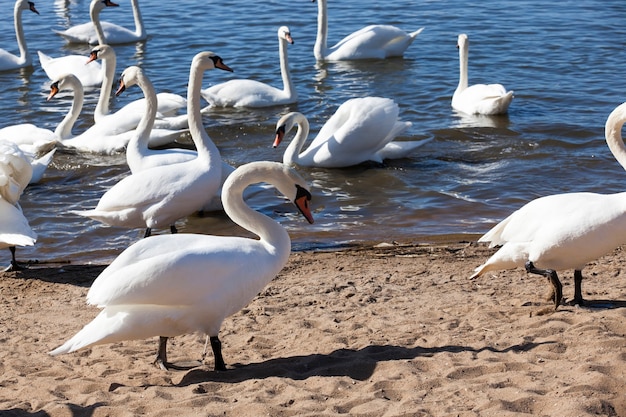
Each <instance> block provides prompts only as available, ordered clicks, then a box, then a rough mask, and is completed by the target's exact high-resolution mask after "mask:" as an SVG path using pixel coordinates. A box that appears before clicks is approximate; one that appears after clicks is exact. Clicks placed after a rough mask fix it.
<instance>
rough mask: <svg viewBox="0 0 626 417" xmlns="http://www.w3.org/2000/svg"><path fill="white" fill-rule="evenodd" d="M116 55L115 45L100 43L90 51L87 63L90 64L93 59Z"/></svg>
mask: <svg viewBox="0 0 626 417" xmlns="http://www.w3.org/2000/svg"><path fill="white" fill-rule="evenodd" d="M112 56H115V51H114V50H113V47H111V46H109V45H98V46H96V47H95V48H93V49H92V50H91V52H89V58H88V59H87V62H85V65H86V64H89V63H90V62H91V61H95V60H96V59H106V58H109V57H112Z"/></svg>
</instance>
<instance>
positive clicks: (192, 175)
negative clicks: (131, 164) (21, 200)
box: [77, 52, 230, 237]
mask: <svg viewBox="0 0 626 417" xmlns="http://www.w3.org/2000/svg"><path fill="white" fill-rule="evenodd" d="M214 68H221V69H225V70H227V71H228V70H230V68H228V66H226V65H225V64H224V63H223V61H222V59H221V58H220V57H219V56H217V55H215V54H214V53H212V52H202V53H199V54H197V55H196V56H195V57H194V58H193V62H192V64H191V70H190V76H189V85H188V92H187V95H188V97H189V100H187V103H188V104H187V106H188V107H187V114H188V116H189V129H190V131H191V137H192V139H193V141H194V145H195V146H196V150H197V152H198V156H197V157H196V158H194V159H192V160H190V161H186V162H182V163H178V164H171V165H163V166H157V167H154V168H150V169H145V170H143V171H139V172H137V173H133V174H131V175H130V176H128V177H126V178H124V179H123V180H121V181H120V182H118V183H117V184H115V185H114V186H113V187H112V188H110V189H109V190H108V191H107V192H106V193H104V195H103V196H102V197H101V198H100V201H99V202H98V205H97V206H96V208H95V209H93V210H87V211H80V212H77V214H79V215H81V216H85V217H90V218H92V219H94V220H98V221H100V222H102V223H105V224H108V225H111V226H121V227H128V228H139V227H145V228H146V234H145V236H146V237H147V236H150V234H151V230H152V229H153V228H156V227H159V228H163V227H168V226H170V228H171V230H172V232H175V231H176V229H175V226H174V222H176V220H178V219H180V218H182V217H185V216H187V215H190V214H192V213H193V212H195V211H198V210H200V209H202V207H203V205H204V203H205V202H206V199H207V197H208V196H211V195H217V192H218V189H219V187H220V185H221V177H222V159H221V157H220V153H219V150H218V149H217V147H216V146H215V144H214V143H213V141H212V140H211V138H210V137H209V135H208V134H207V133H206V131H205V130H204V126H203V125H202V114H201V113H200V88H201V87H200V86H201V85H202V76H203V73H204V71H205V70H210V69H214Z"/></svg>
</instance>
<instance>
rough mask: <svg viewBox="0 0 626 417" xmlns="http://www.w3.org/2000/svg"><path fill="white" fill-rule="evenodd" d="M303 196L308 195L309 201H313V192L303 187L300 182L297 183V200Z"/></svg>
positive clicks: (307, 199)
mask: <svg viewBox="0 0 626 417" xmlns="http://www.w3.org/2000/svg"><path fill="white" fill-rule="evenodd" d="M302 197H306V201H307V202H308V201H311V193H310V192H309V191H308V190H307V189H306V188H304V187H301V186H299V185H298V184H296V200H299V199H301V198H302ZM307 205H308V203H307Z"/></svg>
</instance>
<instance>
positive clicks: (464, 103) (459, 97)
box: [452, 33, 513, 115]
mask: <svg viewBox="0 0 626 417" xmlns="http://www.w3.org/2000/svg"><path fill="white" fill-rule="evenodd" d="M457 47H458V48H459V67H460V68H459V85H458V86H457V88H456V90H455V91H454V95H453V96H452V108H454V109H455V110H458V111H460V112H463V113H467V114H484V115H496V114H504V113H506V112H507V111H508V109H509V106H510V104H511V101H513V91H508V92H507V91H506V89H505V88H504V86H502V85H501V84H474V85H471V86H469V87H468V76H467V61H468V52H469V40H468V39H467V35H466V34H464V33H462V34H460V35H459V37H458V44H457Z"/></svg>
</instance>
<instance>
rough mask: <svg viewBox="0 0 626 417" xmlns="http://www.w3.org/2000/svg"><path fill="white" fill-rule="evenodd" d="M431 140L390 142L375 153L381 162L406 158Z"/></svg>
mask: <svg viewBox="0 0 626 417" xmlns="http://www.w3.org/2000/svg"><path fill="white" fill-rule="evenodd" d="M431 140H432V138H427V139H422V140H411V141H408V140H407V141H395V140H394V141H391V142H389V143H388V144H386V145H385V146H384V147H383V148H382V149H381V150H380V151H378V152H377V155H379V156H380V158H381V161H382V160H385V159H400V158H406V157H407V155H409V154H410V153H411V152H413V151H414V150H415V149H417V148H419V147H420V146H422V145H425V144H426V143H428V142H430V141H431Z"/></svg>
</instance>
